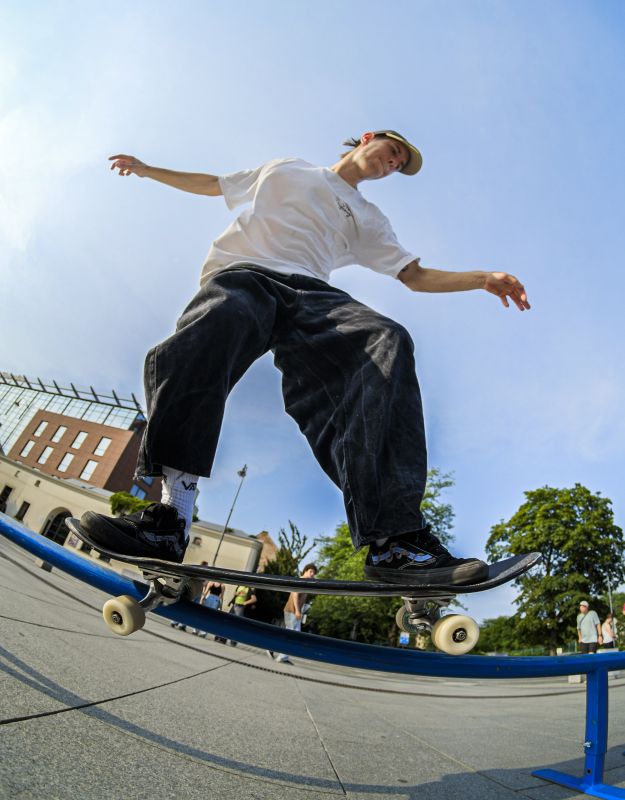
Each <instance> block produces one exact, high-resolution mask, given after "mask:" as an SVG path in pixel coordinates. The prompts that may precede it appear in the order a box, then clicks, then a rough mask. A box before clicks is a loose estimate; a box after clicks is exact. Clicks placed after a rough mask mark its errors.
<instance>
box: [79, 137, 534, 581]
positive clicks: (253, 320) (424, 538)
mask: <svg viewBox="0 0 625 800" xmlns="http://www.w3.org/2000/svg"><path fill="white" fill-rule="evenodd" d="M345 145H346V146H347V147H348V148H349V149H348V150H347V152H345V153H343V154H342V156H341V157H340V159H339V160H338V161H337V162H336V163H335V164H334V165H333V166H332V167H329V168H327V167H318V166H314V165H313V164H310V163H308V162H306V161H303V160H301V159H298V158H283V159H277V160H274V161H269V162H268V163H266V164H263V165H261V166H260V167H257V168H256V169H246V170H243V171H241V172H235V173H232V174H228V175H221V176H219V177H218V176H216V175H210V174H205V173H188V172H176V171H172V170H169V169H161V168H159V167H152V166H148V165H147V164H145V163H143V162H142V161H139V160H138V159H137V158H135V157H134V156H130V155H116V156H111V159H110V160H111V161H112V165H111V169H113V170H118V171H119V175H122V176H129V175H137V176H139V177H140V178H145V177H147V178H151V179H152V180H156V181H159V182H161V183H164V184H167V185H168V186H172V187H175V188H177V189H180V190H182V191H186V192H191V193H193V194H199V195H207V196H211V197H217V196H223V198H224V200H225V202H226V204H227V205H228V207H229V208H230V209H234V208H235V207H237V206H239V205H245V208H244V210H243V211H242V212H241V213H240V215H239V216H238V217H237V218H236V219H235V220H234V221H233V222H232V224H231V225H230V226H229V227H228V228H227V229H226V230H225V231H224V233H222V234H221V235H220V236H219V237H218V238H217V239H216V240H215V241H214V242H213V245H212V246H211V248H210V250H209V253H208V255H207V257H206V260H205V262H204V265H203V269H202V274H201V278H200V290H199V292H198V293H197V295H196V296H195V297H194V298H193V299H192V300H191V302H190V303H189V305H188V306H187V308H186V309H185V310H184V312H183V313H182V316H181V317H180V319H179V320H178V324H177V327H176V331H175V332H174V333H173V335H172V336H170V337H169V338H168V339H166V340H165V341H164V342H162V343H161V344H159V345H157V346H156V347H154V348H153V349H152V350H150V352H149V353H148V355H147V359H146V364H145V389H146V398H147V407H148V408H147V410H148V424H147V427H146V430H145V433H144V437H143V442H142V445H141V451H140V454H139V460H138V466H137V474H138V475H140V476H157V475H162V476H163V496H162V502H161V503H157V504H153V505H152V506H150V507H149V508H148V509H146V510H145V511H143V512H140V513H137V514H131V515H129V516H126V517H121V518H113V517H107V516H104V515H101V514H95V513H92V512H87V513H86V514H84V515H83V517H82V520H81V524H82V525H83V527H84V529H85V530H86V532H87V533H88V535H89V536H90V537H92V538H93V539H94V540H95V541H96V542H97V543H100V544H102V545H103V546H105V547H108V548H110V549H112V550H116V551H121V552H124V553H128V554H132V555H145V556H154V557H159V558H165V559H169V560H174V561H181V560H182V558H183V556H184V552H185V548H186V546H187V542H188V536H187V530H188V527H189V525H190V522H191V517H192V509H193V500H194V497H195V488H196V483H197V479H198V476H209V475H210V473H211V468H212V464H213V458H214V455H215V450H216V447H217V441H218V437H219V431H220V427H221V422H222V416H223V412H224V406H225V402H226V399H227V397H228V393H229V392H230V390H231V389H232V387H233V386H234V384H235V383H236V382H237V381H238V380H239V379H240V378H241V376H242V375H243V374H244V372H245V371H246V370H247V369H248V367H249V366H250V365H251V364H252V363H253V362H254V361H255V360H256V359H258V358H259V357H260V356H262V355H263V354H264V353H266V352H267V351H268V350H271V351H272V352H273V355H274V361H275V364H276V366H277V368H278V369H279V370H280V371H281V372H282V376H283V383H282V386H283V394H284V401H285V406H286V410H287V412H288V413H289V414H290V415H291V416H292V417H293V418H294V419H295V420H296V422H297V423H298V425H299V427H300V429H301V431H302V433H303V434H304V435H305V436H306V438H307V440H308V442H309V444H310V446H311V448H312V450H313V453H314V455H315V457H316V458H317V460H318V462H319V464H320V465H321V467H322V468H323V469H324V470H325V472H326V473H327V474H328V476H329V477H330V478H331V479H332V480H333V481H334V482H335V483H336V485H337V486H338V487H339V488H340V489H341V491H342V493H343V498H344V503H345V510H346V515H347V521H348V524H349V528H350V532H351V536H352V540H353V543H354V546H355V547H356V548H362V547H365V546H366V547H368V553H367V557H366V565H365V573H366V575H367V576H368V577H369V578H373V579H377V580H382V581H390V582H402V583H406V582H410V583H414V584H415V585H418V584H422V583H431V582H447V583H450V582H452V583H457V584H463V583H468V582H472V581H479V580H482V579H483V578H485V577H486V575H487V567H486V565H485V564H484V563H483V562H482V561H480V560H479V559H475V558H471V559H461V558H456V557H454V556H452V555H451V554H450V553H449V552H448V551H447V549H446V548H445V547H443V545H442V544H441V543H440V542H439V541H438V539H437V538H436V537H435V536H433V535H432V534H431V532H430V531H429V529H428V527H427V526H426V524H425V521H424V518H423V516H422V513H421V511H420V505H421V501H422V498H423V492H424V489H425V482H426V477H427V473H426V470H427V463H426V445H425V433H424V423H423V414H422V407H421V397H420V391H419V384H418V382H417V377H416V373H415V365H414V357H413V349H414V347H413V343H412V341H411V339H410V337H409V335H408V333H407V331H406V330H405V329H404V328H403V327H402V326H400V325H399V324H398V323H397V322H395V321H393V320H391V319H388V318H386V317H384V316H382V315H381V314H379V313H378V312H376V311H374V310H372V309H371V308H368V307H367V306H365V305H363V304H362V303H359V302H357V301H356V300H354V299H353V298H352V297H350V296H349V295H348V294H346V293H345V292H343V291H341V290H339V289H336V288H334V287H333V286H331V285H330V284H329V283H328V279H329V277H330V273H331V272H332V270H334V269H336V268H337V267H341V266H345V265H348V264H359V265H361V266H365V267H368V268H370V269H372V270H374V271H376V272H379V273H381V274H382V275H386V276H389V277H391V278H393V279H398V280H399V281H401V283H403V284H404V286H406V287H407V288H408V289H411V290H412V291H414V292H460V291H467V290H474V289H483V290H485V291H487V292H490V293H491V294H493V295H495V296H496V297H498V298H499V299H500V301H501V302H502V303H503V305H504V306H505V307H508V306H509V301H512V302H513V303H514V304H515V305H516V306H517V308H518V309H519V310H521V311H524V310H526V309H529V307H530V306H529V303H528V300H527V296H526V293H525V289H524V288H523V286H522V284H521V283H520V282H519V281H518V280H517V278H515V277H514V276H512V275H509V274H507V273H504V272H487V271H470V272H451V271H444V270H439V269H433V268H429V267H427V268H426V267H423V266H422V265H421V264H420V260H419V258H418V257H416V256H415V255H414V254H413V253H412V252H411V251H409V250H406V249H405V248H404V247H402V246H401V245H400V244H399V242H398V241H397V238H396V236H395V233H394V232H393V229H392V227H391V225H390V223H389V221H388V219H387V218H386V217H385V216H384V215H383V214H382V212H381V211H380V210H379V209H378V208H377V206H375V205H373V203H370V202H369V201H367V200H366V199H365V197H364V196H363V195H362V194H361V192H360V190H359V187H360V185H361V184H362V183H364V182H366V181H370V180H380V179H382V178H387V177H389V176H391V175H393V174H394V173H396V172H399V173H401V174H402V175H404V176H409V175H415V174H416V173H417V172H418V171H419V169H420V168H421V164H422V159H421V154H420V153H419V150H418V149H417V148H416V147H415V146H414V145H413V144H412V143H411V142H409V141H408V139H406V138H405V137H404V136H402V135H401V134H399V133H397V132H396V131H392V130H381V131H368V132H366V133H364V134H363V135H362V136H361V137H360V138H358V139H351V140H349V141H348V142H345Z"/></svg>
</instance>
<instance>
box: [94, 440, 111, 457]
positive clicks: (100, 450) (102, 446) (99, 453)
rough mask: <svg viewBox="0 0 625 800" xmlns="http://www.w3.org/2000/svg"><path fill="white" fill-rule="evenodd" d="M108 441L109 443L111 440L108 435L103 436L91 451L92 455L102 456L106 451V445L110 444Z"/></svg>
mask: <svg viewBox="0 0 625 800" xmlns="http://www.w3.org/2000/svg"><path fill="white" fill-rule="evenodd" d="M110 443H111V440H110V439H109V438H108V436H103V437H102V438H101V439H100V443H99V444H98V446H97V447H96V449H95V450H94V451H93V455H94V456H103V455H104V454H105V453H106V451H107V450H108V446H109V445H110Z"/></svg>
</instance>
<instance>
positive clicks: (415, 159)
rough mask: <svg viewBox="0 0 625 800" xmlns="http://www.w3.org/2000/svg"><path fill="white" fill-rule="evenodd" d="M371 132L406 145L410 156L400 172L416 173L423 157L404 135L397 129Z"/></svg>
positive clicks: (406, 173) (421, 164)
mask: <svg viewBox="0 0 625 800" xmlns="http://www.w3.org/2000/svg"><path fill="white" fill-rule="evenodd" d="M373 133H374V135H375V136H388V138H389V139H396V140H397V141H398V142H401V143H402V144H404V145H406V147H407V148H408V152H409V153H410V158H409V159H408V163H407V164H406V166H405V167H404V168H403V169H402V170H400V172H402V173H403V174H404V175H416V174H417V172H418V171H419V170H420V169H421V167H422V166H423V157H422V156H421V153H420V152H419V151H418V150H417V148H416V147H415V146H414V145H413V144H410V142H409V141H408V139H406V137H405V136H402V135H401V133H397V131H373Z"/></svg>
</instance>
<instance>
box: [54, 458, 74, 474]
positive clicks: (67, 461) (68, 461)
mask: <svg viewBox="0 0 625 800" xmlns="http://www.w3.org/2000/svg"><path fill="white" fill-rule="evenodd" d="M73 460H74V456H73V455H72V454H71V453H65V455H64V456H63V458H62V459H61V463H60V464H59V465H58V467H57V469H58V471H59V472H67V468H68V467H69V465H70V464H71V463H72V461H73Z"/></svg>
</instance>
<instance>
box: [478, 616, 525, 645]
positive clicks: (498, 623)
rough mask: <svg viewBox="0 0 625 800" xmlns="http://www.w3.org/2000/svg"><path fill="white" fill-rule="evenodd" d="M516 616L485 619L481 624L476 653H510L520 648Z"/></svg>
mask: <svg viewBox="0 0 625 800" xmlns="http://www.w3.org/2000/svg"><path fill="white" fill-rule="evenodd" d="M518 646H519V644H518V640H517V633H516V619H515V617H506V616H500V617H493V618H491V619H485V620H484V621H483V622H482V625H481V626H480V640H479V642H478V643H477V645H476V647H475V652H476V653H510V652H511V651H512V650H517V649H518Z"/></svg>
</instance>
